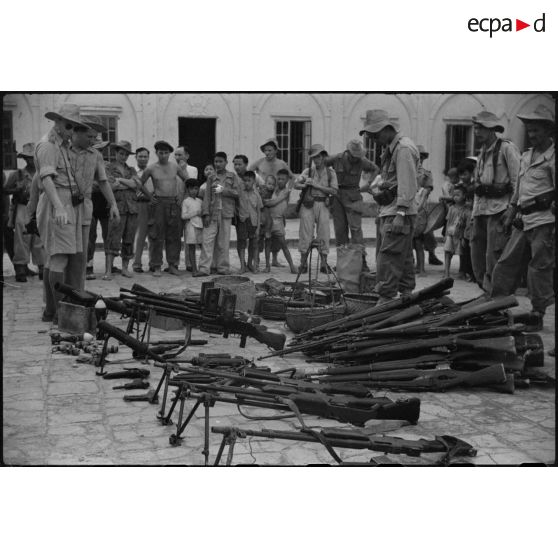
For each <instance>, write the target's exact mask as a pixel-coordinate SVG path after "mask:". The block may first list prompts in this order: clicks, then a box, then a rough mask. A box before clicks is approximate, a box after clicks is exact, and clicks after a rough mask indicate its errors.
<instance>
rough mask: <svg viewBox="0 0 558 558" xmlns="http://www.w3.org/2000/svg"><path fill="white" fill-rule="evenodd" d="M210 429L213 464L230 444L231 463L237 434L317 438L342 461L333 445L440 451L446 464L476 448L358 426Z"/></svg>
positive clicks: (454, 440)
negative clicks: (215, 446)
mask: <svg viewBox="0 0 558 558" xmlns="http://www.w3.org/2000/svg"><path fill="white" fill-rule="evenodd" d="M211 432H213V433H215V434H222V435H223V440H222V442H221V445H220V447H219V451H218V453H217V457H216V459H215V463H214V465H215V466H217V465H219V463H220V461H221V457H222V455H223V451H224V449H225V446H226V445H229V452H228V457H227V465H230V464H231V463H232V458H233V453H234V446H235V443H236V440H237V439H238V438H246V437H248V436H257V437H261V438H270V439H278V440H293V441H295V442H304V443H305V442H317V443H321V444H323V445H324V446H325V447H326V449H327V450H328V451H329V453H330V455H331V456H332V457H333V458H334V459H335V461H336V462H337V463H342V460H341V458H340V457H339V456H338V455H337V453H336V452H335V451H333V448H334V447H336V448H346V449H357V450H364V449H367V450H370V451H377V452H382V453H391V454H399V455H401V454H402V455H409V456H412V457H420V456H421V455H422V454H423V453H438V452H440V453H441V452H443V453H444V456H443V457H442V458H441V459H440V460H439V461H438V462H437V464H438V465H449V463H450V462H451V460H452V459H453V458H455V457H474V456H475V455H476V454H477V451H476V450H475V449H474V448H473V446H471V445H470V444H468V443H467V442H464V441H463V440H460V439H459V438H455V437H453V436H436V437H435V438H434V439H433V440H426V439H424V438H420V439H419V440H406V439H404V438H399V437H395V436H374V435H369V434H367V433H366V431H365V430H361V429H356V428H352V429H347V430H345V429H343V430H341V429H336V428H322V429H321V430H311V429H308V430H306V431H302V432H294V431H283V430H267V429H266V430H248V429H240V428H232V427H223V426H213V427H212V428H211Z"/></svg>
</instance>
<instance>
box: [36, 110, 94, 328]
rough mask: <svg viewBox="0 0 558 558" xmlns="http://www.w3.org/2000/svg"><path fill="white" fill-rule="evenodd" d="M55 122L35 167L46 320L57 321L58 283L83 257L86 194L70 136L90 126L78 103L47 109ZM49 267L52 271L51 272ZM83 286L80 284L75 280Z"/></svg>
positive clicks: (38, 151)
mask: <svg viewBox="0 0 558 558" xmlns="http://www.w3.org/2000/svg"><path fill="white" fill-rule="evenodd" d="M45 116H46V118H48V119H49V120H53V121H54V126H53V128H52V129H51V130H49V132H48V133H47V134H46V135H45V136H44V137H43V138H42V139H41V140H40V141H39V142H38V143H37V145H36V147H35V168H36V169H37V174H36V176H37V180H39V186H38V188H39V189H40V191H41V194H40V196H39V200H38V205H37V226H38V229H39V233H40V236H41V239H42V241H43V245H44V248H45V252H46V262H45V270H44V277H43V285H44V291H45V302H46V307H45V310H44V312H43V321H53V322H55V323H56V322H57V310H58V301H59V300H60V299H61V298H62V295H61V294H60V293H58V292H57V291H56V290H55V288H54V287H55V285H56V283H64V281H65V271H66V269H67V268H68V267H69V266H71V265H73V264H74V263H76V264H77V262H74V260H79V261H80V262H81V261H82V259H83V246H84V241H83V237H82V233H83V231H82V229H83V226H82V222H83V213H84V212H83V201H84V197H83V194H82V193H81V192H80V190H79V187H78V185H77V183H76V179H75V171H74V169H73V168H72V166H71V161H70V143H69V141H70V138H71V137H72V132H73V130H74V128H75V127H79V128H84V127H85V128H88V126H87V124H85V123H84V122H83V121H82V119H81V117H80V110H79V107H78V106H77V105H74V104H70V103H67V104H64V105H62V107H61V108H60V110H59V112H47V113H46V115H45ZM47 269H48V273H47ZM71 286H72V287H74V288H76V289H77V288H79V284H72V285H71Z"/></svg>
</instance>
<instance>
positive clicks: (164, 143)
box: [154, 140, 174, 153]
mask: <svg viewBox="0 0 558 558" xmlns="http://www.w3.org/2000/svg"><path fill="white" fill-rule="evenodd" d="M154 148H155V151H157V150H158V149H160V148H163V149H168V150H169V152H170V153H172V152H173V151H174V147H173V146H172V145H171V144H170V143H169V142H168V141H165V140H159V141H156V142H155V146H154Z"/></svg>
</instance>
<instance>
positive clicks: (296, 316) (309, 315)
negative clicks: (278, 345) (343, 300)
mask: <svg viewBox="0 0 558 558" xmlns="http://www.w3.org/2000/svg"><path fill="white" fill-rule="evenodd" d="M345 310H346V308H345V306H344V305H342V304H339V305H336V306H327V307H323V306H315V307H314V308H297V307H293V306H289V305H287V312H286V313H285V321H286V322H287V327H288V328H289V329H290V330H291V331H292V332H293V333H302V332H304V331H306V330H308V329H312V328H313V327H317V326H319V325H322V324H326V323H328V322H331V321H333V320H337V319H338V318H342V317H343V316H344V315H345Z"/></svg>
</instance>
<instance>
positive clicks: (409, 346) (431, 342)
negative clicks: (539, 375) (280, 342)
mask: <svg viewBox="0 0 558 558" xmlns="http://www.w3.org/2000/svg"><path fill="white" fill-rule="evenodd" d="M436 347H446V348H448V349H450V350H451V349H453V350H456V349H470V350H473V351H483V352H498V353H501V354H507V355H515V354H516V349H515V342H514V339H513V337H512V336H507V337H494V338H489V339H466V338H464V337H463V336H460V335H448V336H446V337H439V338H434V339H419V340H416V341H414V342H412V341H409V342H403V343H393V344H389V345H382V346H379V347H371V348H369V349H359V350H351V346H349V350H347V351H343V352H339V353H332V352H330V353H328V354H327V356H328V357H329V358H331V359H334V360H343V359H350V360H355V359H357V360H358V359H363V358H369V357H382V356H384V355H388V354H394V353H396V354H401V353H415V352H421V351H424V350H425V349H427V350H428V349H434V348H436Z"/></svg>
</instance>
